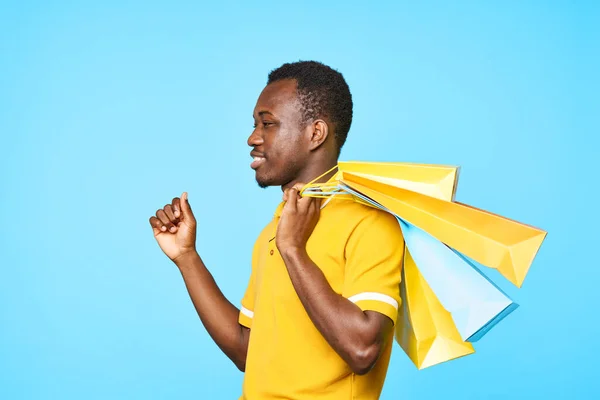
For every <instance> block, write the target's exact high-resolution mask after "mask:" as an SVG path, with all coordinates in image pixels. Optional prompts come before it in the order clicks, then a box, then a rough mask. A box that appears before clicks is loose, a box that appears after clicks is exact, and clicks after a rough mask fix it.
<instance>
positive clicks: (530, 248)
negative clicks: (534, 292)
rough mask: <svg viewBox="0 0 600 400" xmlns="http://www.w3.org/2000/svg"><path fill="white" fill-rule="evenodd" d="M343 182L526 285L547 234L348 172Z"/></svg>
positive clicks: (508, 220) (514, 222)
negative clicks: (534, 260)
mask: <svg viewBox="0 0 600 400" xmlns="http://www.w3.org/2000/svg"><path fill="white" fill-rule="evenodd" d="M340 183H342V184H345V185H347V186H349V187H351V188H352V189H354V190H356V191H358V192H360V193H362V194H363V195H365V196H367V197H368V198H370V199H372V200H374V201H375V202H377V203H379V204H381V205H382V206H383V207H385V208H386V209H388V210H390V211H391V212H393V213H394V214H396V215H398V216H399V217H401V218H402V219H404V220H406V221H408V222H409V223H411V224H413V225H415V226H417V227H419V228H421V229H423V230H424V231H426V232H427V233H429V234H430V235H432V236H433V237H435V238H436V239H438V240H439V241H441V242H443V243H445V244H446V245H448V246H450V247H452V248H453V249H455V250H457V251H459V252H461V253H462V254H464V255H466V256H467V257H470V258H472V259H474V260H475V261H477V262H479V263H481V264H483V265H485V266H487V267H490V268H495V269H497V270H498V272H500V273H501V274H502V275H503V276H504V277H505V278H506V279H508V280H509V281H510V282H512V283H513V284H515V285H516V286H518V287H521V285H522V284H523V280H524V279H525V276H526V275H527V272H528V271H529V267H530V266H531V263H532V262H533V259H534V257H535V255H536V254H537V251H538V250H539V248H540V246H541V244H542V241H543V240H544V238H545V237H546V232H545V231H543V230H541V229H538V228H534V227H532V226H529V225H525V224H522V223H519V222H516V221H513V220H510V219H508V218H504V217H501V216H499V215H496V214H492V213H490V212H487V211H483V210H480V209H477V208H475V207H471V206H466V205H464V204H460V203H455V202H450V201H444V200H440V199H437V198H434V197H431V196H426V195H424V194H421V193H417V192H413V191H410V190H406V189H403V188H400V187H396V186H392V185H389V184H386V183H381V182H377V181H374V180H371V179H368V178H365V177H361V176H359V175H356V174H353V173H350V172H346V173H344V174H343V176H342V178H341V180H340Z"/></svg>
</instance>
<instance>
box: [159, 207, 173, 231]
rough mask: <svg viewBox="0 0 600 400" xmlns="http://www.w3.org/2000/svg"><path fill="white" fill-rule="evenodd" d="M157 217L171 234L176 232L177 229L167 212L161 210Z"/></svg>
mask: <svg viewBox="0 0 600 400" xmlns="http://www.w3.org/2000/svg"><path fill="white" fill-rule="evenodd" d="M156 216H157V217H158V219H160V222H162V223H163V225H164V226H166V227H167V230H168V231H169V232H174V231H175V229H173V228H175V225H173V223H172V222H171V221H170V220H169V217H167V214H166V213H165V210H163V209H162V208H161V209H160V210H158V211H157V212H156Z"/></svg>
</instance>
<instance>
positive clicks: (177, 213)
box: [171, 197, 181, 218]
mask: <svg viewBox="0 0 600 400" xmlns="http://www.w3.org/2000/svg"><path fill="white" fill-rule="evenodd" d="M171 204H172V207H173V215H174V216H175V218H179V217H181V204H180V200H179V197H174V198H173V201H172V202H171Z"/></svg>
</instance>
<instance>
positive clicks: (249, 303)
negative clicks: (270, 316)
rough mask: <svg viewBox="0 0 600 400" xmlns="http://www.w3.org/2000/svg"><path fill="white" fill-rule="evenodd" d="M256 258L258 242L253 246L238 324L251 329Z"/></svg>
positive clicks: (254, 294)
mask: <svg viewBox="0 0 600 400" xmlns="http://www.w3.org/2000/svg"><path fill="white" fill-rule="evenodd" d="M257 257H258V240H257V241H256V243H255V244H254V249H253V250H252V270H251V272H250V279H249V280H248V286H247V287H246V292H245V293H244V297H242V305H241V308H240V314H239V317H238V322H239V323H240V325H243V326H245V327H246V328H251V327H252V318H254V299H255V297H256V273H255V271H256V259H257Z"/></svg>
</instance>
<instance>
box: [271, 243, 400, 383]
mask: <svg viewBox="0 0 600 400" xmlns="http://www.w3.org/2000/svg"><path fill="white" fill-rule="evenodd" d="M282 256H283V259H284V262H285V264H286V266H287V269H288V273H289V275H290V278H291V280H292V284H293V285H294V288H295V290H296V293H297V294H298V297H299V298H300V300H301V301H302V304H303V305H304V308H305V309H306V312H307V314H308V315H309V317H310V319H311V320H312V321H313V323H314V324H315V326H316V327H317V329H318V330H319V331H320V332H321V334H322V335H323V337H324V338H325V340H327V342H328V343H329V344H330V345H331V347H332V348H333V349H334V350H335V351H336V352H337V353H338V354H339V355H340V356H341V357H342V358H343V359H344V360H345V361H346V362H347V363H348V364H349V365H350V367H352V369H353V370H355V372H359V373H364V372H367V371H368V370H369V369H370V368H371V367H372V365H373V364H374V363H375V361H376V360H377V358H378V357H379V353H380V349H381V347H382V342H383V340H384V338H385V335H382V334H381V331H382V329H381V324H379V323H378V321H374V319H380V318H381V317H382V316H381V315H375V314H376V313H372V312H366V313H365V312H363V311H362V310H361V309H360V308H359V307H358V306H357V305H356V304H354V303H352V302H351V301H349V300H348V299H346V298H344V297H342V296H340V295H339V294H337V293H336V292H334V291H333V289H332V288H331V286H330V285H329V282H327V279H326V278H325V276H324V275H323V272H322V271H321V270H320V269H319V267H318V266H317V265H316V264H315V263H314V262H313V261H312V260H311V259H310V257H309V256H308V254H307V253H306V251H305V250H302V249H291V250H286V251H284V252H282ZM385 318H386V317H383V318H382V319H381V321H382V323H384V321H383V320H384V319H385ZM389 322H390V326H391V321H389ZM385 323H387V321H385Z"/></svg>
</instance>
